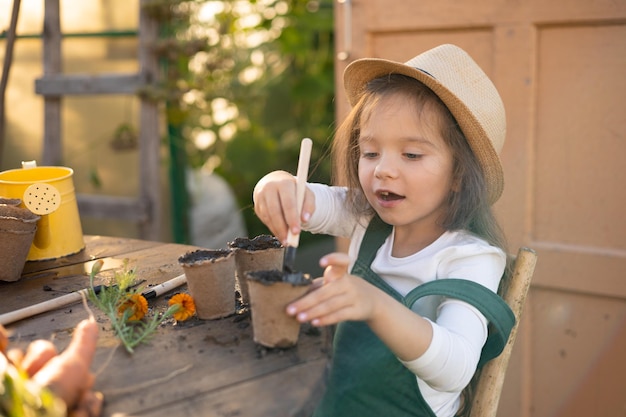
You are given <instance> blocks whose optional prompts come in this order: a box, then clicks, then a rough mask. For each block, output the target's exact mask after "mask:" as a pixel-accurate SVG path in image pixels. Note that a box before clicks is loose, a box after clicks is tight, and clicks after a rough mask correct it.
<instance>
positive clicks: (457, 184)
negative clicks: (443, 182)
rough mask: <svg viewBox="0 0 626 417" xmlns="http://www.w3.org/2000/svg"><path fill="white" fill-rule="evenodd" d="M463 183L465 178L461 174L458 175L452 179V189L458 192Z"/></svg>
mask: <svg viewBox="0 0 626 417" xmlns="http://www.w3.org/2000/svg"><path fill="white" fill-rule="evenodd" d="M462 183H463V179H462V178H461V176H460V175H456V176H455V177H454V178H453V179H452V185H451V186H450V190H451V191H452V192H454V193H458V192H459V191H461V184H462Z"/></svg>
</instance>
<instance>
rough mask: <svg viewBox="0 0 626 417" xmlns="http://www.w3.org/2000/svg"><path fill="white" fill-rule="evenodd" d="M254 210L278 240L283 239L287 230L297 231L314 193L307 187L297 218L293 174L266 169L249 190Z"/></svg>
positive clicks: (312, 207)
mask: <svg viewBox="0 0 626 417" xmlns="http://www.w3.org/2000/svg"><path fill="white" fill-rule="evenodd" d="M253 200H254V211H255V213H256V215H257V216H258V217H259V219H261V221H262V222H263V223H265V225H266V226H267V227H268V228H269V229H270V231H271V232H272V233H273V234H274V236H276V238H277V239H278V240H280V241H281V242H283V243H284V242H285V241H286V240H287V231H288V230H289V229H291V231H292V233H294V234H298V233H300V222H301V221H303V222H306V221H308V219H309V218H310V217H311V214H312V213H313V211H314V210H315V197H314V195H313V193H312V192H311V191H310V190H309V189H307V190H306V192H305V193H304V202H303V204H302V213H301V216H300V219H298V207H297V204H296V178H295V177H294V176H293V175H291V174H290V173H288V172H285V171H274V172H270V173H269V174H267V175H266V176H264V177H263V178H261V180H260V181H259V182H258V183H257V185H256V186H255V187H254V193H253Z"/></svg>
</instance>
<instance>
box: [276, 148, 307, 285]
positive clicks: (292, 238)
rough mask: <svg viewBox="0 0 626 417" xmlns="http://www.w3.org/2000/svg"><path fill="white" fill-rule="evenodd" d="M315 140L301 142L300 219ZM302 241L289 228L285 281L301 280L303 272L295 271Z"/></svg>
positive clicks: (298, 201)
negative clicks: (297, 253) (297, 250)
mask: <svg viewBox="0 0 626 417" xmlns="http://www.w3.org/2000/svg"><path fill="white" fill-rule="evenodd" d="M312 147H313V141H312V140H311V139H309V138H304V139H302V142H301V143H300V156H299V158H298V172H297V173H296V204H297V207H298V220H299V219H300V216H301V214H302V204H303V203H304V192H305V191H306V181H307V177H308V175H309V161H310V160H311V149H312ZM299 243H300V234H299V233H298V234H294V233H292V232H291V230H289V232H288V234H287V246H286V247H285V258H284V260H283V273H284V274H285V281H293V280H297V281H300V280H301V279H302V277H301V276H302V273H297V272H296V271H295V261H296V249H297V248H298V245H299Z"/></svg>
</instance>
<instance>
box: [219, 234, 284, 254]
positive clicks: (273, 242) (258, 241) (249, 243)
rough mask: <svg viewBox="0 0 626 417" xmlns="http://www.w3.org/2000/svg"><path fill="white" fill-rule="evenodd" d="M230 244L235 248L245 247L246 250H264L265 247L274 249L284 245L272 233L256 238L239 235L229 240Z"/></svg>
mask: <svg viewBox="0 0 626 417" xmlns="http://www.w3.org/2000/svg"><path fill="white" fill-rule="evenodd" d="M228 246H229V247H230V248H233V249H244V250H250V251H255V250H263V249H273V248H280V247H281V246H282V245H281V243H280V241H279V240H278V239H276V237H274V236H271V235H259V236H257V237H255V238H254V239H250V238H247V237H238V238H237V239H235V240H233V241H232V242H228Z"/></svg>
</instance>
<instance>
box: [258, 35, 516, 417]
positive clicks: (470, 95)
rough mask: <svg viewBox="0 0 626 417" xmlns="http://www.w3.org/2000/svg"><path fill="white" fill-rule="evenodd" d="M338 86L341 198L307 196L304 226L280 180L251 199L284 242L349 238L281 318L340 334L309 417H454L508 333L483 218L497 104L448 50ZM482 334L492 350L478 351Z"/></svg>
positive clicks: (497, 250) (351, 73)
mask: <svg viewBox="0 0 626 417" xmlns="http://www.w3.org/2000/svg"><path fill="white" fill-rule="evenodd" d="M344 83H345V89H346V92H347V95H348V99H349V100H350V103H351V104H352V105H353V106H354V107H353V109H352V111H351V112H350V114H349V115H348V117H347V119H346V120H345V122H344V123H343V124H342V125H341V126H340V127H339V129H338V131H337V133H336V137H335V141H334V143H333V156H334V162H335V170H336V172H338V173H339V175H338V178H337V179H336V180H337V183H340V184H345V186H343V187H330V186H326V185H322V184H308V185H307V191H306V195H305V200H304V204H303V208H302V215H301V219H299V218H298V215H297V212H298V211H297V209H296V191H295V189H296V188H295V179H294V177H293V176H292V175H291V174H289V173H286V172H282V171H276V172H273V173H270V174H268V175H266V176H265V177H263V178H262V179H261V180H260V181H259V183H258V184H257V186H256V187H255V191H254V201H255V211H256V213H257V215H258V216H259V218H260V219H261V220H262V221H263V222H264V223H265V224H266V225H267V226H268V227H269V229H270V230H271V231H272V232H273V233H274V234H275V235H276V236H277V237H278V238H279V239H281V240H283V241H284V240H285V238H286V236H287V230H288V228H291V229H292V231H293V232H295V233H298V232H299V231H300V221H302V222H303V224H302V227H303V229H305V230H308V231H311V232H313V233H326V234H330V235H334V236H341V237H348V238H350V246H349V251H348V254H342V253H332V254H329V255H327V256H325V257H323V258H322V259H321V260H320V265H321V266H322V267H325V271H324V276H323V278H322V279H320V280H317V282H316V285H315V289H314V290H313V291H311V292H309V293H308V294H307V295H306V296H304V297H302V298H301V299H299V300H296V301H294V302H293V303H291V304H290V305H289V306H287V314H289V315H293V316H295V317H296V318H297V319H298V320H299V321H300V322H307V321H309V322H311V324H312V325H314V326H327V325H333V324H338V326H337V331H336V333H335V339H334V354H333V365H332V368H331V375H330V379H329V383H328V387H327V391H326V394H325V396H324V398H323V399H322V401H321V403H320V404H319V405H318V408H317V411H316V414H315V416H323V417H329V416H454V415H457V413H459V412H464V411H463V410H462V408H465V410H467V405H468V404H469V402H468V400H467V399H466V400H465V401H462V400H463V397H462V395H461V393H462V391H463V390H464V388H465V387H466V386H467V385H468V383H469V382H470V380H471V379H472V376H473V375H474V374H475V372H476V370H477V367H478V366H479V363H480V364H482V363H483V362H484V361H486V360H488V359H489V358H491V357H493V356H496V355H497V354H499V352H500V351H501V349H502V347H503V343H505V342H506V338H507V337H508V332H509V331H510V326H511V325H512V322H511V320H512V318H511V317H512V313H510V310H508V311H506V310H507V308H506V304H504V302H503V301H502V300H501V299H500V298H498V297H497V295H496V291H497V290H498V286H499V284H500V279H501V277H502V276H503V273H504V271H505V269H506V264H507V257H506V248H505V243H504V238H503V235H502V233H501V230H500V228H499V227H498V225H497V222H496V220H495V218H494V215H493V213H492V210H491V204H493V203H494V202H495V201H496V200H497V199H498V198H499V196H500V194H501V192H502V188H503V175H502V168H501V165H500V161H499V158H498V152H499V150H500V148H501V146H502V144H503V142H504V136H505V115H504V109H503V106H502V102H501V100H500V97H499V95H498V93H497V91H496V89H495V87H494V86H493V84H492V83H491V82H490V81H489V79H488V78H487V77H486V75H485V74H484V73H483V71H482V70H481V69H480V68H479V67H478V66H477V65H476V63H475V62H474V61H473V60H472V59H471V58H470V57H469V56H468V55H467V54H466V53H465V52H464V51H463V50H461V49H460V48H458V47H456V46H453V45H442V46H440V47H437V48H435V49H432V50H430V51H427V52H425V53H423V54H421V55H418V56H416V57H415V58H413V59H412V60H410V61H409V62H407V63H405V64H401V63H397V62H392V61H387V60H381V59H362V60H358V61H355V62H353V63H352V64H350V65H349V66H348V67H347V68H346V71H345V73H344ZM503 304H504V306H503ZM494 308H496V310H495V311H494V310H493V309H494ZM497 308H504V309H505V313H506V314H505V316H506V317H501V316H502V315H501V314H500V313H498V312H497ZM500 311H503V310H500ZM501 319H504V322H503V323H501V322H500V321H501ZM489 323H491V324H496V325H497V327H498V329H499V330H500V331H499V333H497V336H499V337H500V339H498V340H496V339H493V338H490V339H489V340H488V335H489V331H488V324H489ZM486 341H487V343H485V342H486ZM463 405H465V407H463Z"/></svg>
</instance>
